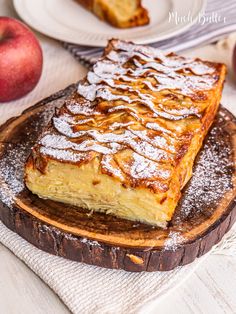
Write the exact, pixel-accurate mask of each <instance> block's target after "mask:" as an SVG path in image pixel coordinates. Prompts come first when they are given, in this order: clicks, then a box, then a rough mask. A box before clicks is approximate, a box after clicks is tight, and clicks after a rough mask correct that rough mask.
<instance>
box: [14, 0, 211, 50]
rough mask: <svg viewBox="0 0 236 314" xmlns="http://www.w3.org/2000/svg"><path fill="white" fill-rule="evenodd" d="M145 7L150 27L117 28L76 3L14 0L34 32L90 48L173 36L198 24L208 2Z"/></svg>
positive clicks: (180, 0)
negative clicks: (114, 41)
mask: <svg viewBox="0 0 236 314" xmlns="http://www.w3.org/2000/svg"><path fill="white" fill-rule="evenodd" d="M124 1H125V0H124ZM143 5H144V6H145V7H146V8H147V9H148V11H149V15H150V18H151V22H150V24H149V25H148V26H143V27H135V28H131V29H117V28H114V27H112V26H110V25H109V24H107V23H105V22H102V21H100V20H99V19H98V18H96V16H94V15H93V14H92V13H90V12H88V11H87V10H85V9H84V8H83V7H81V6H80V5H78V4H77V3H76V2H75V1H73V0H14V6H15V9H16V11H17V12H18V14H19V15H20V16H21V18H22V19H23V20H24V21H25V22H26V23H28V24H29V25H30V26H31V27H33V28H34V29H36V30H38V31H39V32H41V33H43V34H45V35H48V36H50V37H53V38H55V39H59V40H62V41H66V42H70V43H74V44H80V45H87V46H106V44H107V40H108V39H110V38H112V37H113V38H119V39H126V40H132V41H134V42H136V43H139V44H149V43H153V42H157V41H159V40H163V39H167V38H170V37H173V36H175V35H177V34H180V33H182V32H183V31H185V30H186V29H187V28H189V27H190V26H191V25H192V23H194V22H196V20H197V18H198V15H199V14H200V13H201V12H202V11H203V10H204V8H205V5H206V0H144V1H143ZM172 12H173V13H174V14H176V16H178V17H183V18H182V21H181V23H176V22H175V20H174V19H173V18H171V19H170V13H172ZM189 16H190V17H191V18H190V19H189V18H188V17H189ZM184 17H185V21H183V20H184Z"/></svg>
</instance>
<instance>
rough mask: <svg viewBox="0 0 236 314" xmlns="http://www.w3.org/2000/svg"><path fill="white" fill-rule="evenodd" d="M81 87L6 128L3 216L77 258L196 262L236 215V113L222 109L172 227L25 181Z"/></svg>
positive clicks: (1, 165) (1, 151)
mask: <svg viewBox="0 0 236 314" xmlns="http://www.w3.org/2000/svg"><path fill="white" fill-rule="evenodd" d="M74 88H75V86H74V85H72V86H69V87H68V88H67V89H65V90H63V91H61V92H59V93H57V94H55V95H53V96H51V97H49V98H47V99H45V100H43V101H42V102H40V103H38V104H37V105H35V106H33V107H31V108H29V109H28V110H26V111H25V112H24V113H23V114H22V115H21V116H20V117H17V118H13V119H10V120H9V121H7V122H6V123H5V124H4V125H3V126H1V127H0V219H1V220H2V222H3V223H4V224H5V225H6V226H7V227H8V228H10V229H11V230H13V231H14V232H16V233H18V234H19V235H21V236H22V237H23V238H25V239H26V240H27V241H29V242H30V243H32V244H33V245H35V246H36V247H38V248H40V249H42V250H44V251H46V252H49V253H52V254H55V255H59V256H62V257H65V258H68V259H71V260H75V261H79V262H84V263H87V264H92V265H98V266H102V267H107V268H115V269H125V270H127V271H157V270H160V271H166V270H171V269H173V268H174V267H177V266H180V265H185V264H188V263H191V262H192V261H193V260H194V259H195V258H197V257H200V256H201V255H203V254H205V253H206V252H208V251H209V250H210V249H211V247H212V246H213V245H215V244H216V243H218V242H219V241H220V240H221V238H222V236H223V235H224V234H225V233H226V232H227V231H228V230H229V229H230V228H231V226H232V225H233V223H234V221H235V220H236V206H235V205H236V172H235V161H236V119H235V118H234V116H233V115H232V114H231V113H229V112H228V111H227V110H226V109H224V108H220V111H219V113H218V116H217V118H216V121H215V122H214V125H213V127H212V129H211V131H210V133H209V135H208V136H207V139H206V140H205V143H204V146H203V148H202V150H201V152H200V153H199V156H198V158H197V161H196V163H195V167H194V174H193V177H192V179H191V181H190V182H189V184H188V185H187V186H186V188H185V191H184V192H183V196H182V199H181V201H180V202H179V205H178V208H177V209H176V212H175V215H174V217H173V219H172V221H171V222H170V223H169V226H168V228H167V229H164V230H163V229H160V228H156V227H152V226H149V225H145V224H141V223H135V222H131V221H127V220H123V219H118V218H116V217H113V216H110V215H104V214H98V213H93V214H92V215H90V214H89V213H88V212H87V211H85V210H83V209H80V208H76V207H73V206H69V205H65V204H61V203H58V202H53V201H49V200H43V199H39V198H38V197H37V196H35V195H33V194H32V193H31V192H29V191H28V190H27V189H26V188H25V186H24V180H23V177H24V163H25V161H26V159H27V157H28V156H29V154H30V149H31V147H32V146H33V144H34V143H35V141H36V140H37V137H38V136H39V134H40V132H41V131H42V129H43V128H44V126H45V125H46V124H47V122H48V121H49V119H50V117H51V116H52V114H53V112H54V110H55V108H56V107H59V106H61V105H62V103H63V101H64V99H65V98H66V97H67V96H68V95H70V93H71V92H72V91H73V90H74Z"/></svg>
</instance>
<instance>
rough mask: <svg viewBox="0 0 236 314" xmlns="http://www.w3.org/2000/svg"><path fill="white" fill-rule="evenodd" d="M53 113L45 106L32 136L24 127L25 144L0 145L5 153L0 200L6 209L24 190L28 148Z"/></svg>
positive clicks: (0, 168)
mask: <svg viewBox="0 0 236 314" xmlns="http://www.w3.org/2000/svg"><path fill="white" fill-rule="evenodd" d="M53 113H54V107H52V106H45V107H44V110H43V111H42V112H40V114H39V119H38V121H37V122H36V123H35V121H34V127H33V130H34V132H33V134H32V133H31V132H29V130H32V127H31V126H30V125H28V126H26V127H25V129H24V133H25V138H24V140H26V139H27V143H6V144H4V143H3V144H1V145H3V146H4V147H5V153H4V155H3V156H2V157H1V162H0V198H1V200H2V202H3V203H5V204H6V205H7V206H8V207H11V206H12V205H13V204H14V201H15V199H16V197H17V195H18V194H19V193H21V192H22V191H23V190H24V187H25V185H24V166H25V162H26V159H27V157H28V155H29V152H30V148H31V146H32V145H33V142H34V141H35V137H38V135H39V133H40V132H41V130H42V128H43V127H44V126H45V125H47V124H48V122H49V120H50V118H51V116H52V114H53Z"/></svg>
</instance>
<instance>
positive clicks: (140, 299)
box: [0, 0, 236, 314]
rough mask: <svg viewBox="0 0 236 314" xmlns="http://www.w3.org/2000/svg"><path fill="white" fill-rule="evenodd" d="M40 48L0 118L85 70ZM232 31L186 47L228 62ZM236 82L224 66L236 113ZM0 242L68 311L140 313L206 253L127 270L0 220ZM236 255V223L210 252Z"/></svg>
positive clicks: (52, 49) (5, 9) (57, 50)
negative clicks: (39, 59)
mask: <svg viewBox="0 0 236 314" xmlns="http://www.w3.org/2000/svg"><path fill="white" fill-rule="evenodd" d="M0 12H1V14H3V13H4V14H5V15H12V14H13V13H12V12H13V9H12V6H11V4H10V2H9V1H8V0H0ZM38 38H39V39H40V42H41V44H42V48H43V52H44V69H43V75H42V78H41V80H40V82H39V84H38V85H37V87H36V88H35V89H34V91H33V92H31V93H30V94H29V95H27V96H26V97H24V98H22V99H20V100H17V101H14V102H11V103H5V104H1V105H0V123H3V122H4V121H5V120H6V119H8V118H9V117H11V116H15V115H18V114H20V112H21V111H22V110H23V109H25V108H26V107H29V106H31V105H33V104H34V103H35V102H37V101H38V100H40V99H41V98H44V97H46V96H48V95H50V94H52V93H53V92H55V91H57V90H59V89H61V88H64V87H65V86H67V85H69V84H70V83H72V82H75V81H77V80H78V79H79V78H81V77H83V76H84V74H85V72H86V70H85V69H84V68H82V66H81V65H79V64H78V63H77V62H76V61H75V60H74V59H73V57H72V56H70V54H69V53H68V52H67V51H65V50H64V49H63V48H62V47H61V46H60V44H58V43H57V42H56V41H53V40H50V39H47V38H46V37H43V36H38ZM235 40H236V36H235V35H231V36H230V38H229V39H227V40H225V41H222V42H220V43H218V44H217V45H215V46H206V47H203V48H199V49H197V50H196V49H195V50H193V51H189V52H188V53H186V55H188V56H194V55H196V56H200V57H202V58H205V59H209V60H213V61H220V62H222V61H223V62H225V63H227V64H228V66H229V68H231V54H232V46H233V43H234V42H235ZM235 103H236V83H234V81H233V77H232V73H231V71H229V75H228V77H227V82H226V86H225V89H224V93H223V98H222V104H223V105H224V106H225V107H226V108H228V109H229V110H231V111H232V112H233V113H234V114H236V107H235ZM0 242H1V243H2V244H3V245H5V246H6V247H8V248H9V249H10V250H11V251H12V252H13V253H14V254H15V255H16V256H18V257H19V258H20V259H21V260H22V261H24V262H25V263H26V264H27V265H28V266H29V267H30V268H31V269H32V270H33V271H34V272H35V273H36V274H37V275H38V276H40V277H41V278H42V280H44V281H45V282H46V283H47V284H48V285H49V286H50V287H51V288H52V289H53V290H54V291H55V292H56V293H57V294H58V295H59V297H60V298H61V299H62V301H63V302H64V303H65V304H66V305H67V306H68V308H69V309H70V310H71V311H72V313H75V314H77V313H80V314H83V313H85V314H90V313H91V314H95V313H102V314H104V313H107V314H108V313H109V314H110V313H112V314H118V313H122V314H125V313H129V314H130V313H137V312H139V311H141V312H143V313H145V305H146V304H147V303H148V302H150V301H152V300H156V299H157V298H159V297H160V296H163V295H165V294H166V293H167V292H169V291H170V290H171V289H173V288H176V287H177V285H179V284H180V283H182V282H183V281H184V280H185V279H186V278H187V277H188V276H190V275H191V273H193V272H194V270H195V269H196V268H197V267H198V266H199V264H200V263H201V261H202V260H204V259H205V258H207V255H205V256H204V257H202V258H200V259H198V260H196V261H195V262H194V263H192V264H190V265H187V266H185V267H180V268H177V269H175V270H173V271H170V272H164V273H162V272H156V273H128V272H125V271H122V270H120V271H117V270H109V269H102V268H98V267H93V266H88V265H84V264H81V263H76V262H71V261H68V260H65V259H63V258H60V257H56V256H52V255H49V254H48V253H45V252H42V251H40V250H38V249H37V248H35V247H33V246H32V245H31V244H29V243H27V242H26V241H25V240H23V239H22V238H21V237H20V236H18V235H17V234H15V233H13V232H12V231H10V230H9V229H7V228H6V227H5V226H4V225H3V224H2V223H0ZM212 253H218V254H230V255H234V256H236V228H235V227H234V229H232V231H231V232H229V233H228V234H227V235H226V236H225V238H224V240H223V241H222V242H221V243H220V244H219V245H218V247H217V248H215V249H213V250H212V251H211V253H209V254H212Z"/></svg>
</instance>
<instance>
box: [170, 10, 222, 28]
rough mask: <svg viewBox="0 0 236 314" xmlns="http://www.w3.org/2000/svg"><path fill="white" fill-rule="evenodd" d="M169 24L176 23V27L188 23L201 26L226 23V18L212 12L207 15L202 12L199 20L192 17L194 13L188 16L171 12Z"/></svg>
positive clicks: (198, 17) (189, 13)
mask: <svg viewBox="0 0 236 314" xmlns="http://www.w3.org/2000/svg"><path fill="white" fill-rule="evenodd" d="M169 23H174V24H175V25H179V24H186V23H197V24H200V25H205V24H217V23H224V24H225V23H226V17H225V16H222V15H221V14H219V13H218V12H211V13H210V14H206V13H205V12H201V13H199V14H198V15H197V18H196V17H195V16H193V15H192V12H191V11H189V12H188V14H187V15H179V13H178V12H174V11H170V12H169Z"/></svg>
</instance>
